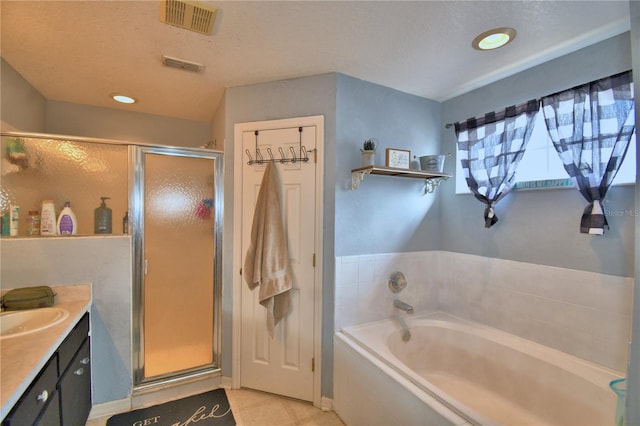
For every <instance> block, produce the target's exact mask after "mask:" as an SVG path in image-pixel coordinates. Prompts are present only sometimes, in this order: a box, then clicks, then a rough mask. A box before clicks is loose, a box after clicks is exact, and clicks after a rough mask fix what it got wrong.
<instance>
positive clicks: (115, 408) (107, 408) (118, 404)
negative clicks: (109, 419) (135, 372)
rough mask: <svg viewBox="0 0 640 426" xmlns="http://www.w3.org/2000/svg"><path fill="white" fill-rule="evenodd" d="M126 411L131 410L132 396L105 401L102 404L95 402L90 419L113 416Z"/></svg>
mask: <svg viewBox="0 0 640 426" xmlns="http://www.w3.org/2000/svg"><path fill="white" fill-rule="evenodd" d="M126 411H131V398H125V399H118V400H116V401H109V402H103V403H102V404H95V405H93V406H92V407H91V412H90V413H89V420H92V419H98V418H100V417H105V416H111V415H113V414H117V413H124V412H126Z"/></svg>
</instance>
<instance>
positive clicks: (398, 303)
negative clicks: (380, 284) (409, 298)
mask: <svg viewBox="0 0 640 426" xmlns="http://www.w3.org/2000/svg"><path fill="white" fill-rule="evenodd" d="M393 306H395V307H396V308H398V309H400V310H401V311H405V312H406V313H408V314H412V313H413V306H411V305H409V304H408V303H404V302H403V301H402V300H398V299H394V300H393Z"/></svg>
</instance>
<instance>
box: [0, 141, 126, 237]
mask: <svg viewBox="0 0 640 426" xmlns="http://www.w3.org/2000/svg"><path fill="white" fill-rule="evenodd" d="M1 148H2V151H1V152H2V155H1V161H2V164H1V166H0V171H1V180H0V182H1V184H0V211H1V212H2V213H4V212H6V211H8V210H9V205H11V204H13V205H18V206H19V207H20V218H19V226H18V236H19V237H25V236H26V223H27V222H26V221H27V215H28V212H29V211H30V210H37V211H38V212H39V211H40V209H41V206H42V201H44V200H53V202H54V204H55V207H56V214H59V213H60V211H61V210H62V208H63V207H64V204H65V202H67V201H69V202H70V203H71V209H72V210H73V212H74V213H75V215H76V218H77V221H78V235H93V234H94V209H95V208H97V207H98V206H99V205H100V197H110V199H109V200H107V206H109V207H110V208H111V209H112V214H113V217H112V233H113V234H122V233H123V229H122V219H123V217H124V215H125V213H126V212H127V208H128V207H127V206H128V176H127V168H128V147H127V146H126V145H118V144H109V143H97V142H81V141H72V140H58V139H44V138H36V137H29V138H26V137H21V138H10V137H4V136H3V137H2V145H1Z"/></svg>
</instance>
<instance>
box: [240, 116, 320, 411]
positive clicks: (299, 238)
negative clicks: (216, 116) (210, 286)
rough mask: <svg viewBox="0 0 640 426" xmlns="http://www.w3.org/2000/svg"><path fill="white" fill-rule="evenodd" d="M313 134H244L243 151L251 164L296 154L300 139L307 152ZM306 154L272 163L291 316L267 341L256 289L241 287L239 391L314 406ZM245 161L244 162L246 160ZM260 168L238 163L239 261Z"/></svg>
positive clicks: (311, 198)
mask: <svg viewBox="0 0 640 426" xmlns="http://www.w3.org/2000/svg"><path fill="white" fill-rule="evenodd" d="M316 133H317V132H316V128H315V126H308V127H304V128H302V132H300V131H299V128H298V127H294V128H286V129H277V130H259V132H258V135H257V136H256V134H255V132H253V131H251V132H243V136H242V144H243V146H242V151H243V152H245V150H248V151H249V152H251V155H252V157H253V158H254V159H255V158H256V154H255V151H256V140H257V148H258V149H259V150H260V153H261V154H262V157H263V158H264V159H270V155H269V153H268V149H270V150H271V153H272V155H273V157H274V158H275V159H279V158H281V155H285V156H286V158H292V155H293V153H292V150H291V148H293V151H294V152H295V153H296V154H297V155H300V154H299V144H300V137H302V145H303V146H304V147H305V148H306V149H307V151H312V150H314V149H315V147H316ZM314 154H315V153H312V152H310V153H309V158H310V161H308V162H296V163H290V162H287V163H280V162H278V161H276V162H274V165H275V166H276V168H277V172H278V178H279V183H280V196H281V203H282V214H283V224H284V229H285V233H286V236H287V246H288V250H289V258H290V264H291V268H292V271H293V277H294V280H293V290H291V310H290V312H289V314H288V315H287V316H286V317H285V318H284V319H283V320H282V321H280V322H279V323H278V324H277V325H276V327H275V330H274V336H273V338H271V337H270V336H269V333H268V331H267V325H266V310H265V308H264V307H263V306H262V305H260V303H259V302H258V292H259V289H258V288H256V289H255V290H254V291H250V290H249V287H248V286H247V285H246V283H245V282H244V281H243V282H242V325H241V334H242V343H241V367H240V376H241V379H240V383H241V386H243V387H247V388H252V389H258V390H262V391H266V392H271V393H275V394H279V395H285V396H288V397H292V398H297V399H301V400H305V401H313V389H314V387H313V385H314V383H313V380H314V375H313V369H312V363H313V361H312V359H313V354H314V347H313V344H314V329H315V327H314V286H315V278H314V277H315V273H314V248H315V222H316V218H315V212H316V208H317V206H316V205H315V202H316V182H315V179H316V170H315V167H316V163H315V162H314ZM245 158H246V156H245ZM264 169H265V165H264V164H253V165H249V164H247V161H244V162H243V170H242V260H243V263H244V259H245V256H246V253H247V249H248V247H249V239H250V235H251V226H252V223H253V213H254V210H255V203H256V200H257V198H258V192H259V190H260V184H261V182H262V176H263V174H264Z"/></svg>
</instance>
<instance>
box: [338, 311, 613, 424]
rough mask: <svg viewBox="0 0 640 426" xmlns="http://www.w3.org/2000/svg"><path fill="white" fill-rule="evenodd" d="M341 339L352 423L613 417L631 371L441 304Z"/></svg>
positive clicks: (341, 369)
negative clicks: (616, 383) (621, 383)
mask: <svg viewBox="0 0 640 426" xmlns="http://www.w3.org/2000/svg"><path fill="white" fill-rule="evenodd" d="M404 319H405V320H406V322H407V324H408V326H409V329H410V331H411V339H410V340H409V341H408V342H404V341H402V338H401V328H400V325H399V322H398V321H397V320H394V319H391V320H384V321H378V322H374V323H369V324H363V325H358V326H354V327H349V328H346V329H344V330H341V331H340V332H338V333H336V335H335V339H334V408H335V411H336V412H337V413H338V415H339V416H340V417H341V418H342V419H344V420H345V422H346V423H347V425H349V426H355V425H407V426H408V425H437V426H441V425H466V424H474V425H494V424H497V425H536V426H539V425H559V426H560V425H561V426H568V425H576V426H586V425H613V424H614V423H615V410H616V397H615V394H614V393H613V392H612V391H611V390H610V389H609V387H608V385H609V382H610V381H611V380H613V379H615V378H618V377H622V376H623V374H622V373H621V372H618V371H614V370H610V369H607V368H604V367H601V366H599V365H596V364H593V363H590V362H588V361H585V360H582V359H580V358H577V357H574V356H571V355H568V354H565V353H563V352H560V351H557V350H555V349H552V348H549V347H546V346H543V345H540V344H537V343H534V342H531V341H529V340H525V339H521V338H519V337H517V336H514V335H512V334H508V333H505V332H502V331H500V330H497V329H493V328H490V327H487V326H483V325H481V324H477V323H473V322H469V321H465V320H462V319H459V318H456V317H453V316H450V315H448V314H445V313H441V312H436V313H431V314H425V315H420V316H405V317H404Z"/></svg>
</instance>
